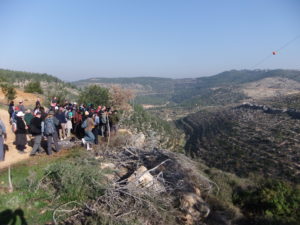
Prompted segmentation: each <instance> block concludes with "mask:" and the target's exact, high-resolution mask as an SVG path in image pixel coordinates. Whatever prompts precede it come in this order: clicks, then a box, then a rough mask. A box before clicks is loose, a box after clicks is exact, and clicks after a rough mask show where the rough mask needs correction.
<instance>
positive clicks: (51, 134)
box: [44, 111, 60, 155]
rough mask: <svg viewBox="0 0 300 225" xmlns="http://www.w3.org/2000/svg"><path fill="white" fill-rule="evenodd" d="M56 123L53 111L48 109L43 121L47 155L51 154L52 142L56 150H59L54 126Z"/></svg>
mask: <svg viewBox="0 0 300 225" xmlns="http://www.w3.org/2000/svg"><path fill="white" fill-rule="evenodd" d="M58 125H59V121H58V119H57V118H56V117H54V112H53V111H50V112H49V113H48V115H47V117H46V119H45V122H44V134H45V136H46V137H47V155H52V143H54V147H55V151H56V152H59V150H60V148H59V145H58V135H57V131H56V126H58Z"/></svg>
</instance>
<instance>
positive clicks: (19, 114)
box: [17, 111, 25, 117]
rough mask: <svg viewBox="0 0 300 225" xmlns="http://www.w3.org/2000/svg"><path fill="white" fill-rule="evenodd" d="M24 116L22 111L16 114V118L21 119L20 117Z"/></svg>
mask: <svg viewBox="0 0 300 225" xmlns="http://www.w3.org/2000/svg"><path fill="white" fill-rule="evenodd" d="M24 115H25V114H24V113H23V112H22V111H19V112H18V113H17V116H18V117H21V116H24Z"/></svg>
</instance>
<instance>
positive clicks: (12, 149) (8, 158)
mask: <svg viewBox="0 0 300 225" xmlns="http://www.w3.org/2000/svg"><path fill="white" fill-rule="evenodd" d="M0 118H1V119H2V121H3V123H4V124H5V127H6V132H7V140H6V142H5V144H7V146H8V151H6V153H5V159H4V161H0V169H3V168H6V167H8V166H9V165H12V164H15V163H18V162H20V161H22V160H25V159H28V158H29V153H30V151H31V147H30V146H28V145H27V148H26V150H25V152H26V153H25V154H20V153H19V152H18V150H17V149H16V146H15V145H13V142H14V141H15V134H14V133H13V132H12V129H11V125H10V124H9V114H8V112H7V110H3V109H0Z"/></svg>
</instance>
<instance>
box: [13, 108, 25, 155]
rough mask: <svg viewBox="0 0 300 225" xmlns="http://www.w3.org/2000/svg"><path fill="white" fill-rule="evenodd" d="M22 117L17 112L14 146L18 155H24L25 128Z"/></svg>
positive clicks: (21, 114)
mask: <svg viewBox="0 0 300 225" xmlns="http://www.w3.org/2000/svg"><path fill="white" fill-rule="evenodd" d="M24 115H25V114H24V113H23V112H22V111H19V112H18V113H17V115H16V132H15V133H16V146H17V149H18V150H19V153H25V152H24V150H25V149H26V144H27V137H26V133H27V126H26V123H25V121H24Z"/></svg>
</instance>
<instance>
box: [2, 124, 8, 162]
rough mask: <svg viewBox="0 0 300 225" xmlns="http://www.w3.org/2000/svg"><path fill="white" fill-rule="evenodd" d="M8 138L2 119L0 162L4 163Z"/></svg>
mask: <svg viewBox="0 0 300 225" xmlns="http://www.w3.org/2000/svg"><path fill="white" fill-rule="evenodd" d="M6 138H7V134H6V128H5V125H4V123H3V121H2V120H1V118H0V161H4V156H5V148H4V141H5V140H6Z"/></svg>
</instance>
